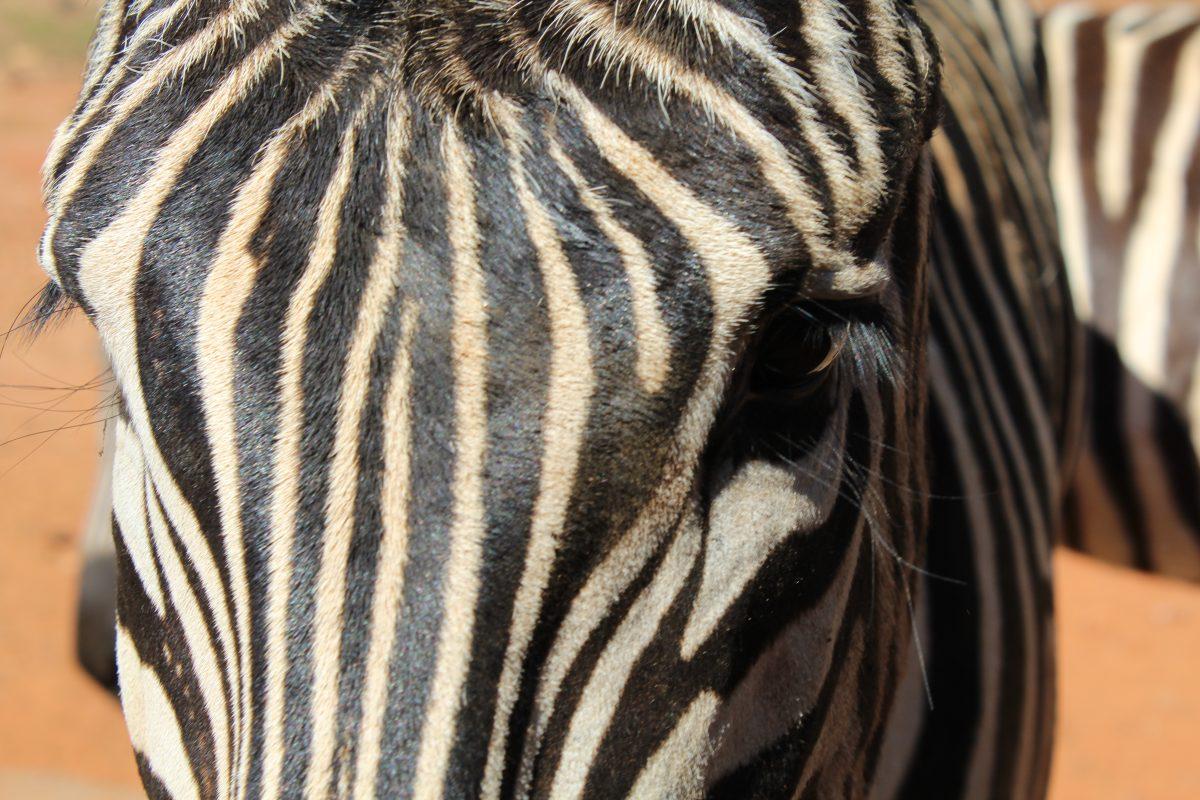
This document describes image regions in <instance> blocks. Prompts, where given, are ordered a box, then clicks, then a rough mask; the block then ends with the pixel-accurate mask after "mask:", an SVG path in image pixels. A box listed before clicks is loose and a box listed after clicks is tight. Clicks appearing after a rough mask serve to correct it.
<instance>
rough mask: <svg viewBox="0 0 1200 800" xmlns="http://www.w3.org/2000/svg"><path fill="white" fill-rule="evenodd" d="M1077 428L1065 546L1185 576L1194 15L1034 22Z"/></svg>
mask: <svg viewBox="0 0 1200 800" xmlns="http://www.w3.org/2000/svg"><path fill="white" fill-rule="evenodd" d="M1041 34H1042V36H1041V41H1042V52H1043V55H1044V59H1045V65H1046V89H1047V95H1048V100H1049V106H1050V112H1051V113H1050V133H1051V163H1050V167H1051V176H1052V181H1053V187H1054V194H1055V203H1056V206H1057V210H1058V216H1059V230H1060V234H1061V236H1060V238H1061V241H1062V249H1063V257H1064V260H1065V262H1066V267H1067V274H1068V276H1069V280H1070V283H1071V292H1072V296H1073V300H1074V304H1075V308H1076V312H1077V314H1078V316H1079V318H1080V320H1081V321H1083V322H1084V324H1085V325H1086V327H1087V334H1088V340H1089V341H1088V362H1087V370H1086V381H1087V393H1088V395H1089V409H1088V410H1089V413H1088V415H1087V418H1088V420H1089V422H1090V429H1089V430H1088V431H1087V432H1086V433H1085V435H1084V437H1083V442H1082V445H1083V446H1082V448H1081V455H1080V461H1079V468H1078V471H1077V474H1076V479H1075V482H1074V486H1073V490H1072V498H1071V504H1070V508H1071V513H1070V515H1069V516H1070V519H1069V522H1068V525H1067V530H1066V543H1067V544H1069V545H1070V546H1072V547H1075V548H1077V549H1080V550H1083V551H1085V552H1088V553H1090V554H1093V555H1096V556H1099V557H1101V558H1104V559H1106V560H1109V561H1114V562H1116V563H1119V564H1124V565H1129V566H1133V567H1137V568H1140V569H1146V570H1153V571H1155V572H1161V573H1164V574H1168V575H1173V576H1176V577H1181V578H1186V579H1191V580H1200V458H1198V457H1197V453H1198V452H1200V9H1198V8H1197V7H1196V6H1195V5H1176V6H1166V7H1157V8H1150V7H1143V6H1132V7H1129V8H1125V9H1121V10H1119V11H1116V12H1114V13H1112V14H1106V15H1102V14H1097V13H1096V12H1095V11H1093V10H1092V9H1090V8H1088V7H1087V6H1086V5H1072V6H1066V7H1062V8H1059V9H1055V10H1054V11H1052V12H1050V13H1048V14H1047V15H1046V16H1045V17H1044V18H1043V20H1042V23H1041Z"/></svg>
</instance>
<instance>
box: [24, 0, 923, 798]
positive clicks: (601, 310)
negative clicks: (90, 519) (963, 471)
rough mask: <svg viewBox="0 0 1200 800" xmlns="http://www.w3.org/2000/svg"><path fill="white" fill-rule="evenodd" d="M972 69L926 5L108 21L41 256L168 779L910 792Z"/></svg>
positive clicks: (386, 789) (475, 792) (455, 10)
mask: <svg viewBox="0 0 1200 800" xmlns="http://www.w3.org/2000/svg"><path fill="white" fill-rule="evenodd" d="M936 75H937V66H936V55H935V53H934V51H933V46H932V44H931V42H930V40H929V37H928V35H927V34H926V32H925V29H924V28H923V27H922V26H921V24H920V23H919V22H918V21H917V19H916V18H915V14H914V12H913V10H912V9H911V8H910V7H909V5H908V4H907V3H905V2H893V0H863V2H851V3H846V2H840V0H794V1H793V2H786V3H785V2H777V0H754V1H753V2H750V1H747V2H736V3H724V2H718V1H717V0H670V1H669V2H667V1H666V0H659V1H656V2H645V3H639V2H620V3H618V2H613V1H612V0H525V2H516V0H512V1H511V2H506V1H505V0H487V1H486V2H485V1H484V0H458V1H457V2H419V1H418V2H405V3H401V2H396V1H394V0H389V1H386V2H385V1H382V0H380V1H378V2H357V3H349V2H340V1H339V2H334V1H333V0H304V1H303V2H302V1H300V0H289V1H288V2H284V1H283V0H254V1H252V0H237V1H236V2H234V1H233V0H220V1H218V0H213V1H212V2H194V1H185V0H175V2H166V0H162V1H160V2H117V1H116V0H112V1H111V2H109V3H107V5H106V6H105V10H104V14H103V17H102V23H101V25H100V29H99V33H98V34H97V38H96V40H95V44H94V46H93V50H92V54H91V58H90V67H89V70H88V73H87V77H86V79H85V85H84V89H83V92H82V95H81V99H80V102H79V105H78V107H77V109H76V111H75V112H74V114H73V115H72V116H71V117H70V118H69V119H68V120H67V122H66V123H64V125H63V127H62V129H61V131H60V134H59V136H58V138H57V140H56V142H55V144H54V145H53V149H52V152H51V155H50V158H49V160H48V164H47V205H48V208H49V211H50V222H49V225H48V228H47V231H46V235H45V239H44V246H43V251H42V262H43V264H44V266H45V268H46V269H47V271H48V272H49V273H50V275H51V277H52V278H53V281H54V288H53V289H52V290H51V299H52V298H53V295H54V294H56V293H58V292H61V293H62V294H63V295H64V296H65V297H66V298H68V299H69V300H71V301H74V302H76V303H78V304H79V305H80V306H81V307H82V308H83V309H84V310H85V311H86V312H87V313H88V315H89V316H90V317H91V319H92V320H93V321H94V323H95V325H96V327H97V328H98V330H99V332H100V334H101V336H102V338H103V341H104V343H105V347H106V349H107V352H108V355H109V357H110V359H111V362H112V365H113V370H114V375H115V377H116V380H117V383H118V386H119V398H120V402H121V409H122V411H121V417H120V421H119V422H118V423H117V424H118V432H117V450H116V454H115V458H114V462H115V463H114V497H115V499H114V520H115V523H116V528H117V529H118V532H119V533H118V537H117V538H118V561H119V567H120V589H119V601H118V606H119V608H118V610H119V625H118V628H119V630H118V655H119V663H120V684H121V693H122V700H123V704H124V708H125V713H126V717H127V720H128V723H129V730H130V734H131V737H132V740H133V744H134V747H135V750H136V752H137V754H138V757H139V763H140V766H141V769H142V775H143V778H144V781H145V783H146V785H147V787H148V789H149V790H150V793H151V794H152V795H153V796H156V797H157V796H164V797H165V796H172V797H204V798H210V797H212V798H218V797H219V798H226V797H268V798H274V797H281V796H289V797H291V796H299V795H301V794H304V795H305V796H308V797H327V796H338V797H343V796H354V797H364V798H365V797H377V796H378V797H399V796H409V795H410V794H411V795H412V796H416V797H421V798H426V797H443V796H445V797H474V796H484V797H523V796H538V797H543V796H545V797H582V796H585V795H586V796H589V797H620V796H633V797H659V796H661V797H694V796H700V795H702V794H704V793H705V792H708V793H711V794H713V795H714V796H726V795H728V796H736V797H750V796H777V795H781V793H784V792H786V793H788V794H790V793H791V792H792V790H793V789H794V788H795V787H796V786H799V785H806V786H810V787H813V789H814V791H816V793H817V794H818V795H821V796H834V795H837V796H841V795H844V794H846V793H847V792H849V793H850V794H857V793H860V792H862V791H865V787H866V785H867V783H868V782H869V780H870V777H871V775H872V772H873V770H874V768H875V761H876V759H877V756H878V751H879V747H880V740H881V737H882V732H883V726H884V722H885V720H886V718H887V710H888V707H889V703H890V700H891V697H892V695H893V693H894V688H895V683H896V676H897V674H898V673H899V671H900V662H901V658H902V653H903V652H904V650H905V648H906V647H907V644H908V640H909V633H908V631H909V630H910V627H909V625H910V621H909V608H908V606H909V600H908V597H907V589H906V583H905V565H906V564H907V563H909V562H912V561H914V560H915V559H916V558H917V557H918V554H919V550H920V540H921V531H922V525H923V519H922V514H923V511H922V506H921V503H920V501H919V497H920V492H921V487H922V485H923V483H922V482H923V475H922V466H923V464H922V455H921V453H922V431H921V419H922V406H923V394H922V388H921V387H922V376H923V372H922V342H923V340H924V335H925V322H924V313H925V312H924V303H923V266H924V238H925V236H924V231H925V225H926V215H927V214H926V211H927V208H926V206H927V201H928V177H927V175H926V172H925V169H924V166H923V164H924V156H923V148H924V144H925V141H926V140H927V138H928V136H929V134H930V132H931V129H932V126H933V123H934V121H935V117H936V105H937V104H936V96H937V95H936Z"/></svg>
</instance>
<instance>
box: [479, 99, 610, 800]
mask: <svg viewBox="0 0 1200 800" xmlns="http://www.w3.org/2000/svg"><path fill="white" fill-rule="evenodd" d="M500 122H501V124H502V126H503V128H504V130H505V133H506V135H507V138H508V144H509V159H510V162H511V163H510V171H511V176H512V180H513V185H514V186H515V188H516V192H517V196H518V198H519V199H520V202H521V208H522V210H523V211H524V215H525V224H526V227H527V232H528V234H529V238H530V240H531V241H532V243H533V246H534V249H535V250H536V251H537V257H538V265H539V267H540V269H541V273H542V283H543V286H544V287H545V294H546V304H547V311H548V314H549V318H550V340H551V353H550V377H549V387H548V390H547V406H546V410H545V412H544V414H543V415H542V430H543V432H542V458H541V463H540V465H539V466H540V468H541V469H540V477H539V485H538V493H537V499H536V500H535V501H534V507H533V517H532V520H531V522H530V531H529V544H528V549H527V550H526V555H525V564H524V567H523V568H522V573H521V583H520V585H519V587H518V589H517V596H516V599H515V600H514V602H513V618H512V623H511V628H510V630H509V640H508V647H507V648H506V650H505V653H504V666H503V668H502V669H501V674H500V685H499V688H498V690H497V694H496V713H495V717H494V718H493V724H492V736H491V743H490V745H489V749H488V759H487V763H486V765H485V767H484V778H483V784H482V795H483V796H484V797H488V798H495V797H498V796H499V793H500V781H501V778H502V774H503V769H504V752H505V749H504V748H505V739H506V736H507V732H508V724H509V720H510V719H511V716H512V712H513V706H514V704H515V702H516V696H517V690H518V688H519V681H520V678H521V675H522V672H523V670H524V668H525V654H526V651H527V649H528V647H529V642H530V641H531V640H532V638H533V630H534V626H535V625H536V623H537V620H538V617H539V616H540V614H541V606H542V594H543V592H545V590H546V586H547V584H548V583H549V581H550V572H551V569H552V568H553V566H554V558H555V555H556V552H557V550H558V543H559V537H560V536H561V535H562V531H563V526H564V524H565V522H566V518H567V505H568V503H569V502H570V499H571V492H572V490H573V489H574V487H575V477H576V471H577V469H578V462H579V454H580V448H581V447H582V445H583V437H584V433H585V426H586V424H587V415H588V409H589V406H590V404H591V400H592V393H593V392H594V391H595V376H594V375H593V373H592V354H591V347H590V344H589V342H588V334H589V331H588V319H587V310H586V308H585V307H584V304H583V298H582V297H581V296H580V293H579V286H578V285H577V283H576V278H575V273H574V271H573V270H572V268H571V263H570V261H568V259H567V255H566V253H565V252H564V251H563V245H562V240H561V239H560V237H559V235H558V231H557V230H556V228H555V226H554V221H553V220H552V219H551V218H550V214H549V212H548V211H547V210H546V209H545V208H544V207H543V206H542V204H541V201H540V200H539V199H538V198H537V196H536V195H535V194H534V192H533V189H532V188H531V187H530V185H529V182H528V180H527V179H526V177H525V165H524V163H523V158H522V153H521V140H522V131H521V129H520V122H519V120H518V119H517V118H516V117H515V116H514V115H511V114H506V115H505V116H503V117H501V120H500Z"/></svg>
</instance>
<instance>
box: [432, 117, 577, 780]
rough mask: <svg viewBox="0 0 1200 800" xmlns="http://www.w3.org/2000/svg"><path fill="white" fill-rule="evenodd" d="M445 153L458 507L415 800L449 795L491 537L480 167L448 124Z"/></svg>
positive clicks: (456, 131)
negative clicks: (482, 570)
mask: <svg viewBox="0 0 1200 800" xmlns="http://www.w3.org/2000/svg"><path fill="white" fill-rule="evenodd" d="M442 155H443V158H444V160H445V164H446V178H445V186H446V194H447V198H446V201H447V209H446V211H447V219H446V222H447V224H448V227H449V240H450V246H451V249H452V251H453V254H452V258H453V267H454V276H453V294H452V297H453V314H454V322H453V328H452V330H451V334H450V335H451V343H452V348H453V355H452V359H453V364H454V416H455V430H454V508H453V512H452V525H451V528H450V563H449V565H448V566H447V570H446V579H445V588H444V592H443V595H442V618H441V627H440V630H439V636H438V647H437V666H436V668H435V671H434V675H433V679H432V687H431V689H430V697H429V700H428V702H427V704H426V706H425V721H424V723H423V725H422V728H421V743H420V744H421V748H420V755H419V757H418V759H417V769H416V776H415V778H414V781H413V797H415V798H417V800H438V798H441V797H442V795H443V793H444V791H445V782H446V771H447V768H448V767H449V765H450V752H451V750H452V749H453V747H454V742H455V739H456V737H457V733H458V727H457V726H456V725H455V721H456V719H457V717H458V711H459V709H460V707H461V706H462V701H463V697H464V691H463V687H464V684H465V682H466V678H467V671H468V669H469V668H470V659H471V642H472V640H473V638H474V634H475V607H476V604H477V602H478V595H479V567H480V562H481V560H482V557H483V538H484V535H485V534H486V529H485V524H486V516H485V513H486V512H485V509H484V504H483V491H484V487H483V469H484V458H485V455H486V447H487V356H488V352H487V345H488V343H487V326H488V308H487V293H486V286H485V284H484V277H483V270H482V269H481V267H480V263H479V219H478V215H477V213H476V208H475V179H474V174H473V163H472V159H471V153H470V151H469V150H468V149H467V147H466V144H465V142H463V140H462V134H461V133H460V131H459V130H458V128H457V127H456V125H455V124H454V123H453V122H448V123H447V124H446V132H445V137H444V139H443V141H442ZM552 302H553V301H552ZM553 318H554V309H553V306H552V307H551V319H552V320H553ZM585 366H586V364H585ZM551 396H552V397H553V395H551ZM547 414H549V412H547Z"/></svg>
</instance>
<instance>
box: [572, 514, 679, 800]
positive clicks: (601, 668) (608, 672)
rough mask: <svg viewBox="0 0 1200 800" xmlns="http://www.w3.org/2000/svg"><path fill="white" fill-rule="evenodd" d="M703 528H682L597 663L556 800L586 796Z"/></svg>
mask: <svg viewBox="0 0 1200 800" xmlns="http://www.w3.org/2000/svg"><path fill="white" fill-rule="evenodd" d="M700 530H701V526H700V521H699V520H698V519H696V518H695V517H694V516H693V517H690V518H689V519H688V520H686V521H685V522H684V523H683V525H681V526H680V528H679V531H678V533H677V534H676V536H675V541H674V542H673V543H672V544H671V549H670V550H668V551H667V554H666V556H665V557H664V558H663V561H662V564H660V565H659V568H658V570H657V571H656V572H655V575H654V579H653V580H652V581H651V582H650V585H649V586H647V587H646V589H645V590H644V591H643V592H642V593H641V595H639V597H638V598H637V600H635V601H634V603H633V605H632V606H631V607H630V609H629V613H628V614H626V616H625V619H624V620H622V621H621V625H620V626H619V627H618V628H617V631H616V633H614V634H613V637H612V639H611V640H610V641H609V642H608V644H607V646H606V647H605V648H604V652H603V653H601V654H600V657H599V659H598V660H597V661H596V665H595V667H594V668H593V669H592V673H591V676H590V677H589V678H588V682H587V686H585V687H584V690H583V695H582V696H581V698H580V700H579V705H578V706H576V708H575V713H574V714H573V715H572V716H571V723H570V726H569V727H568V729H567V737H566V740H565V741H564V743H563V748H562V753H561V755H560V756H559V760H558V769H557V770H556V771H555V773H554V779H553V781H552V783H551V785H550V800H575V798H579V797H581V796H582V795H583V790H584V788H585V786H586V784H587V777H588V774H589V773H590V772H591V769H592V766H593V764H594V762H595V757H596V751H597V750H598V749H599V747H600V743H601V742H602V741H603V739H604V735H605V733H607V731H608V728H609V726H610V725H611V724H612V718H613V715H614V714H615V713H616V710H617V705H618V704H619V703H620V701H621V696H622V694H623V692H624V688H625V685H626V684H627V683H628V681H629V676H630V674H631V673H632V671H633V667H634V665H635V664H636V663H637V661H638V658H639V656H641V654H642V651H644V650H645V649H646V647H647V646H648V645H649V644H650V642H651V640H652V639H653V637H654V634H655V633H657V632H658V628H659V625H660V624H661V623H662V618H663V616H664V615H665V614H666V613H667V609H668V608H670V606H671V603H672V602H673V601H674V600H675V597H676V596H677V595H678V594H679V592H680V590H681V589H683V585H684V582H685V581H686V580H687V577H688V575H689V574H690V573H691V571H692V565H693V564H694V563H695V561H696V557H697V556H698V555H699V553H700ZM600 768H603V766H602V765H601V766H600ZM635 796H636V795H635Z"/></svg>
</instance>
